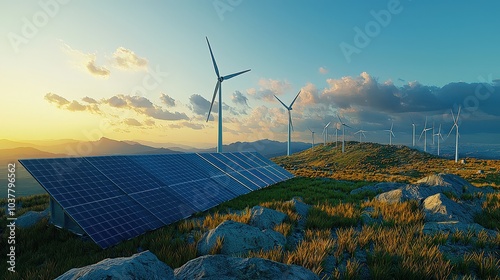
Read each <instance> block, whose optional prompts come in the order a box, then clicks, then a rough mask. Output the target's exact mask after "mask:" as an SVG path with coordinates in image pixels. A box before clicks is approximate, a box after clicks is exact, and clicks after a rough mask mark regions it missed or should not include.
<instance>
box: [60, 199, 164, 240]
mask: <svg viewBox="0 0 500 280" xmlns="http://www.w3.org/2000/svg"><path fill="white" fill-rule="evenodd" d="M66 211H67V212H68V214H69V215H70V216H71V217H72V218H73V219H74V220H75V221H76V222H77V223H78V224H79V225H80V226H81V227H82V229H83V230H84V231H85V232H86V233H87V234H88V235H89V236H90V238H92V240H94V242H95V243H97V244H98V245H99V246H101V247H102V248H106V247H109V246H111V245H114V244H117V243H118V242H120V241H123V240H127V239H130V238H132V237H135V236H138V235H140V234H142V233H144V232H146V231H149V230H153V229H157V228H159V227H162V226H163V225H164V224H163V223H162V222H161V221H160V220H158V219H157V218H156V217H155V216H153V215H152V214H151V213H150V212H148V211H146V209H144V207H142V206H141V205H140V204H138V203H137V202H135V201H134V200H132V199H131V198H130V197H128V196H127V195H122V196H118V197H114V198H109V199H105V200H99V201H94V202H91V203H88V204H85V205H77V206H74V207H69V208H67V209H66Z"/></svg>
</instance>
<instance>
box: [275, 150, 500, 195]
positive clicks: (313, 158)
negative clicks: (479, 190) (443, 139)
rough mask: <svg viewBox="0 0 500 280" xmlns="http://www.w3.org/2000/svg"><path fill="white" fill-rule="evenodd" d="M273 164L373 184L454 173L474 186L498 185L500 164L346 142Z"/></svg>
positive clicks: (301, 172) (298, 172) (296, 171)
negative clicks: (460, 160)
mask: <svg viewBox="0 0 500 280" xmlns="http://www.w3.org/2000/svg"><path fill="white" fill-rule="evenodd" d="M273 160H274V161H275V162H277V163H279V164H280V165H282V166H284V167H285V168H287V169H288V170H291V171H292V172H293V173H294V174H295V175H299V176H307V177H330V178H334V179H339V180H366V181H374V182H408V183H410V182H415V181H416V180H418V179H419V178H421V177H423V176H427V175H430V174H434V173H441V172H445V173H453V174H457V175H459V176H462V177H463V178H466V179H467V180H469V181H471V182H473V183H475V184H476V185H492V186H500V173H499V171H500V161H499V160H481V159H475V158H466V160H465V162H466V163H465V164H461V163H455V162H454V161H453V160H450V159H445V158H441V157H437V156H435V155H432V154H429V153H425V152H422V151H419V150H416V149H411V148H409V147H407V146H396V145H393V146H389V145H382V144H377V143H359V142H354V141H349V142H346V152H345V153H342V150H341V143H339V145H338V147H335V143H330V144H328V145H326V146H324V145H322V144H320V145H317V146H315V147H314V148H313V149H307V150H305V151H302V152H299V153H295V154H293V155H291V156H290V157H286V156H281V157H276V158H274V159H273Z"/></svg>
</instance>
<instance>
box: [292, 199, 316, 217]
mask: <svg viewBox="0 0 500 280" xmlns="http://www.w3.org/2000/svg"><path fill="white" fill-rule="evenodd" d="M290 201H291V202H292V203H293V205H294V206H295V212H297V214H299V215H300V216H301V217H303V218H305V217H307V213H308V212H309V208H311V205H308V204H305V203H304V202H303V201H302V198H300V197H294V198H292V199H291V200H290Z"/></svg>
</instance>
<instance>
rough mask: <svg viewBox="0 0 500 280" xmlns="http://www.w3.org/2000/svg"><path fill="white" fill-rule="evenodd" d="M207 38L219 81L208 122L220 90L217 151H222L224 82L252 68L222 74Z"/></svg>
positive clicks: (216, 85)
mask: <svg viewBox="0 0 500 280" xmlns="http://www.w3.org/2000/svg"><path fill="white" fill-rule="evenodd" d="M205 38H206V39H207V44H208V49H209V50H210V56H211V57H212V63H213V65H214V69H215V74H216V75H217V83H216V84H215V90H214V95H213V97H212V103H210V109H209V110H208V116H207V122H208V120H209V119H210V113H211V112H212V106H214V101H215V97H216V96H217V90H218V91H219V104H218V105H219V124H218V125H219V130H218V139H217V152H218V153H222V82H223V81H225V80H229V79H231V78H233V77H236V76H238V75H241V74H243V73H246V72H248V71H250V69H248V70H245V71H241V72H237V73H234V74H230V75H226V76H221V75H220V74H219V68H218V67H217V63H216V62H215V58H214V54H213V52H212V47H210V42H209V41H208V37H205Z"/></svg>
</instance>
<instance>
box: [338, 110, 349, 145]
mask: <svg viewBox="0 0 500 280" xmlns="http://www.w3.org/2000/svg"><path fill="white" fill-rule="evenodd" d="M337 118H339V121H340V124H341V125H342V153H344V152H345V128H346V127H349V128H352V127H350V126H348V125H347V124H345V123H344V122H342V120H341V119H340V116H339V115H337Z"/></svg>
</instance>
